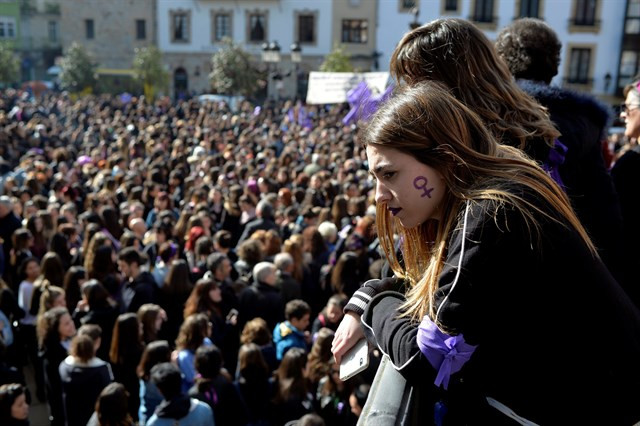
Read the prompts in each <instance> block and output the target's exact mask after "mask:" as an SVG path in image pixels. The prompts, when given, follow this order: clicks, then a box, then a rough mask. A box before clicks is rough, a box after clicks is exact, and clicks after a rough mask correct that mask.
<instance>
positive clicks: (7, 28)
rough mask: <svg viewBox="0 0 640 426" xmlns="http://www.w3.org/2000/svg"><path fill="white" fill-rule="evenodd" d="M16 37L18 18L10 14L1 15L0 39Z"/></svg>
mask: <svg viewBox="0 0 640 426" xmlns="http://www.w3.org/2000/svg"><path fill="white" fill-rule="evenodd" d="M13 38H16V20H15V18H12V17H10V16H0V40H8V39H13Z"/></svg>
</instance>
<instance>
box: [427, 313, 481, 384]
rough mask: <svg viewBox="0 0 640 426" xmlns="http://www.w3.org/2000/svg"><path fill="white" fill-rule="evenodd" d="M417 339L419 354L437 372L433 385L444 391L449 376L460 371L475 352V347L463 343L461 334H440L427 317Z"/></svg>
mask: <svg viewBox="0 0 640 426" xmlns="http://www.w3.org/2000/svg"><path fill="white" fill-rule="evenodd" d="M417 339H418V347H419V348H420V352H422V354H423V355H424V356H425V357H426V358H427V359H428V360H429V362H430V363H431V365H432V366H433V368H435V370H436V372H437V374H436V380H435V381H434V384H435V385H436V386H441V385H442V387H444V388H445V389H447V388H448V387H449V379H450V377H451V375H452V374H454V373H457V372H458V371H460V370H461V369H462V366H463V365H464V364H465V363H466V362H467V361H469V359H470V358H471V355H473V352H474V351H475V350H476V346H473V345H469V344H468V343H466V342H465V340H464V337H463V336H462V334H459V335H457V336H450V335H448V334H447V333H444V332H442V331H441V330H440V329H439V328H438V327H437V326H436V325H435V323H434V322H433V321H432V320H431V318H429V316H427V315H425V317H424V318H423V319H422V322H421V323H420V328H419V329H418V336H417Z"/></svg>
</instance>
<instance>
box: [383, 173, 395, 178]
mask: <svg viewBox="0 0 640 426" xmlns="http://www.w3.org/2000/svg"><path fill="white" fill-rule="evenodd" d="M395 174H396V172H384V173H383V174H382V178H383V179H391V178H392V177H393V176H395Z"/></svg>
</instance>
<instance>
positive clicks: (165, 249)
mask: <svg viewBox="0 0 640 426" xmlns="http://www.w3.org/2000/svg"><path fill="white" fill-rule="evenodd" d="M178 254H179V253H178V245H177V244H176V243H174V242H172V241H167V242H164V243H162V245H160V247H159V249H158V256H157V257H156V260H155V264H154V265H153V271H152V272H151V275H153V278H154V279H155V280H156V285H157V286H158V287H159V288H162V286H164V282H165V280H166V278H167V274H168V273H169V269H170V267H171V265H173V263H174V261H175V260H176V259H177V258H178ZM183 262H185V261H184V260H183ZM185 263H186V262H185ZM188 269H189V267H188V266H187V270H188Z"/></svg>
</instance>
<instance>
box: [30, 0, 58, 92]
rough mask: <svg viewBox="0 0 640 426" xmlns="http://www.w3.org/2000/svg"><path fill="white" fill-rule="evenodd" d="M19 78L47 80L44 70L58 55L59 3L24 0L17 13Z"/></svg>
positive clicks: (51, 64) (47, 68) (52, 63)
mask: <svg viewBox="0 0 640 426" xmlns="http://www.w3.org/2000/svg"><path fill="white" fill-rule="evenodd" d="M20 30H21V41H20V51H21V57H22V78H23V80H51V79H53V78H55V76H54V75H53V74H51V73H49V72H48V71H49V70H50V69H51V67H53V66H54V65H55V62H56V58H58V57H60V56H61V55H62V41H61V34H60V4H59V3H56V2H44V1H42V0H39V1H24V2H22V5H21V14H20Z"/></svg>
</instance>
